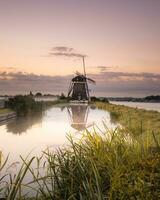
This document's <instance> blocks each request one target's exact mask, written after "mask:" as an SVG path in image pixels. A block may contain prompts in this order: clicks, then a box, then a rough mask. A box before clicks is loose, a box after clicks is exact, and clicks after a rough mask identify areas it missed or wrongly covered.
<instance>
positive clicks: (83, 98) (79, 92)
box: [68, 58, 95, 103]
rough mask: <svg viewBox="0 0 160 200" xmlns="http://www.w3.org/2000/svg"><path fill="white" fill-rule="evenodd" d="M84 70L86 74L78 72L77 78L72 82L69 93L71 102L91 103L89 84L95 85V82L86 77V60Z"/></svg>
mask: <svg viewBox="0 0 160 200" xmlns="http://www.w3.org/2000/svg"><path fill="white" fill-rule="evenodd" d="M83 68H84V74H81V73H79V72H76V76H75V77H74V78H73V79H72V80H71V83H70V87H69V91H68V97H70V99H71V102H75V103H86V102H89V101H90V96H89V89H88V82H90V83H95V81H94V80H92V79H90V78H88V77H87V76H86V72H85V64H84V58H83Z"/></svg>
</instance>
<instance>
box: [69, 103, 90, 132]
mask: <svg viewBox="0 0 160 200" xmlns="http://www.w3.org/2000/svg"><path fill="white" fill-rule="evenodd" d="M67 110H68V115H69V119H70V125H71V127H72V128H74V129H75V130H77V131H82V130H84V129H86V128H88V127H90V126H92V125H93V124H92V123H91V124H87V120H88V114H89V111H90V107H89V106H88V105H70V106H68V107H67Z"/></svg>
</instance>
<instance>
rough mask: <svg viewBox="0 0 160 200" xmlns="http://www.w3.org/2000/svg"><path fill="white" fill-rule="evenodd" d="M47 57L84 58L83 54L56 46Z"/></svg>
mask: <svg viewBox="0 0 160 200" xmlns="http://www.w3.org/2000/svg"><path fill="white" fill-rule="evenodd" d="M49 56H64V57H70V58H82V57H86V56H87V55H85V54H80V53H76V51H75V49H73V48H71V47H66V46H56V47H53V48H52V49H51V51H50V52H49Z"/></svg>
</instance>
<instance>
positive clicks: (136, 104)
mask: <svg viewBox="0 0 160 200" xmlns="http://www.w3.org/2000/svg"><path fill="white" fill-rule="evenodd" d="M111 103H113V104H116V105H125V106H130V107H134V108H142V109H145V110H155V111H158V112H160V103H143V102H126V101H111Z"/></svg>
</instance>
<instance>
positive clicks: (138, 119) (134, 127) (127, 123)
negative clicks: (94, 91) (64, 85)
mask: <svg viewBox="0 0 160 200" xmlns="http://www.w3.org/2000/svg"><path fill="white" fill-rule="evenodd" d="M96 106H97V107H98V108H99V109H103V110H107V111H109V112H110V116H111V120H112V121H113V122H114V121H115V122H118V123H120V124H121V125H123V127H125V128H126V129H127V131H129V132H130V133H131V134H133V135H134V136H139V135H143V136H144V135H145V136H146V135H148V136H149V137H150V135H152V134H153V133H154V134H155V135H156V136H157V137H160V112H158V111H148V110H145V109H138V108H132V107H128V106H124V105H115V104H111V103H108V104H107V103H101V102H97V103H96Z"/></svg>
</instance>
